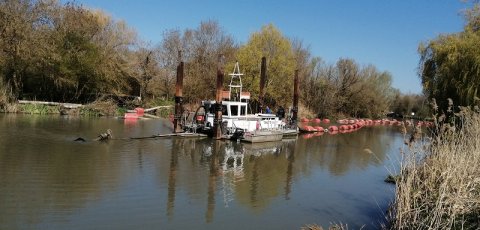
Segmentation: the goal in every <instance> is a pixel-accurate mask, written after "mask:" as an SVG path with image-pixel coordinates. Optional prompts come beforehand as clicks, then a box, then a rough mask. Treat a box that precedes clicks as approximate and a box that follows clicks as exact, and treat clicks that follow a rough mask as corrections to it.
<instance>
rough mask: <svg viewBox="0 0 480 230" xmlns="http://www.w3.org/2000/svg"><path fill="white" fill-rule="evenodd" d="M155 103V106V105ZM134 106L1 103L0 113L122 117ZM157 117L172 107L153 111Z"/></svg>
mask: <svg viewBox="0 0 480 230" xmlns="http://www.w3.org/2000/svg"><path fill="white" fill-rule="evenodd" d="M155 103H157V104H155ZM170 104H173V102H170V101H161V102H159V101H150V102H148V103H147V104H146V105H145V106H146V108H149V107H155V106H159V105H170ZM135 107H140V106H135V105H129V106H128V107H127V106H125V107H119V106H118V105H117V102H115V101H113V100H99V101H95V102H93V103H89V104H86V105H83V106H82V107H80V108H76V109H67V108H62V107H61V106H55V105H45V104H19V103H3V104H0V112H3V113H23V114H62V115H73V116H90V117H92V116H123V114H124V113H125V112H127V110H128V109H134V108H135ZM155 112H156V114H155V115H157V116H160V117H168V115H169V114H172V113H173V107H172V108H170V107H168V108H161V109H158V110H156V111H155Z"/></svg>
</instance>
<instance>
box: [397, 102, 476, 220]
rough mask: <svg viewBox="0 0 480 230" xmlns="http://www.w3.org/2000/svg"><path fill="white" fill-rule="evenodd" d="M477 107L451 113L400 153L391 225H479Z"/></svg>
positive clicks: (441, 118)
mask: <svg viewBox="0 0 480 230" xmlns="http://www.w3.org/2000/svg"><path fill="white" fill-rule="evenodd" d="M474 110H475V109H474ZM474 110H472V109H469V108H462V109H461V111H460V112H459V113H456V114H454V113H453V112H452V111H451V110H450V111H447V113H450V116H448V115H447V116H443V117H442V116H440V117H439V118H440V119H439V120H438V121H436V123H437V128H436V129H435V130H434V134H433V135H432V137H431V138H429V139H423V140H420V141H416V142H415V143H410V145H409V148H408V150H406V151H404V152H402V162H401V168H400V176H399V177H398V179H397V181H396V197H395V201H394V203H393V204H392V206H391V209H390V210H389V218H390V226H387V228H389V229H480V114H479V112H478V109H477V111H474ZM453 124H456V125H453Z"/></svg>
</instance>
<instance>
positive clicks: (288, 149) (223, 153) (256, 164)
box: [167, 138, 296, 223]
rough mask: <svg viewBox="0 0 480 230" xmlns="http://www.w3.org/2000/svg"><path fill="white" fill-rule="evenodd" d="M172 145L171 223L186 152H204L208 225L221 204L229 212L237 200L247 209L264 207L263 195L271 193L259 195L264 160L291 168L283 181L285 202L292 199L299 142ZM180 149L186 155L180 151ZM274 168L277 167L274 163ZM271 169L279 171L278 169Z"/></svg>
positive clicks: (188, 142) (206, 141)
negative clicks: (290, 194)
mask: <svg viewBox="0 0 480 230" xmlns="http://www.w3.org/2000/svg"><path fill="white" fill-rule="evenodd" d="M173 144H174V145H173V147H172V152H171V158H170V170H169V175H168V195H167V197H168V198H167V199H168V202H167V204H168V205H167V215H168V217H169V219H171V218H172V217H173V210H174V208H175V197H176V194H175V192H176V191H177V189H176V186H177V184H176V180H177V177H178V171H177V170H178V162H179V159H178V158H179V154H180V155H184V154H186V152H187V151H185V150H192V151H201V154H200V156H201V157H200V162H202V164H203V165H205V166H208V181H207V194H206V195H207V196H206V198H207V207H206V212H205V221H206V222H207V223H210V222H212V221H213V220H214V213H215V206H216V205H218V203H219V202H223V206H224V207H225V208H229V206H230V203H232V202H235V200H236V199H238V200H240V201H242V202H245V204H246V205H247V206H249V207H253V208H254V209H255V208H257V207H264V205H265V204H266V201H267V200H268V199H267V200H263V198H268V197H269V196H268V195H266V194H264V193H265V192H267V193H268V192H269V190H268V189H267V190H264V191H259V190H261V189H263V187H265V185H262V184H261V181H262V180H261V179H260V178H261V177H262V175H261V174H262V173H263V171H264V170H265V169H262V168H264V167H263V166H262V164H263V163H262V162H260V161H263V160H261V159H263V158H265V159H266V160H268V159H270V158H278V160H279V161H282V162H285V159H287V162H288V166H287V167H285V169H286V170H285V176H284V178H285V179H283V181H285V186H284V188H285V189H284V190H285V199H289V193H290V191H291V181H292V178H293V176H292V174H293V159H294V148H295V144H296V139H285V140H283V141H278V142H265V143H256V144H250V143H243V142H242V143H240V142H231V141H215V140H210V139H203V140H198V139H182V138H177V139H174V140H173ZM189 146H194V147H189ZM174 149H175V150H174ZM179 149H180V150H183V151H178V150H179ZM194 155H195V154H193V155H191V156H194ZM272 164H276V163H275V162H274V161H272ZM272 166H273V167H276V166H275V165H272ZM277 166H278V164H277ZM246 169H247V170H246ZM277 179H278V178H277ZM273 181H277V180H273ZM280 181H282V179H280ZM219 198H221V199H219ZM217 199H219V200H217ZM259 204H261V205H259ZM237 205H238V204H237Z"/></svg>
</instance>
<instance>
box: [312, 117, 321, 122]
mask: <svg viewBox="0 0 480 230" xmlns="http://www.w3.org/2000/svg"><path fill="white" fill-rule="evenodd" d="M320 121H321V120H320V118H315V119H313V122H315V123H320Z"/></svg>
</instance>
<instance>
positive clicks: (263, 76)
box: [258, 57, 267, 113]
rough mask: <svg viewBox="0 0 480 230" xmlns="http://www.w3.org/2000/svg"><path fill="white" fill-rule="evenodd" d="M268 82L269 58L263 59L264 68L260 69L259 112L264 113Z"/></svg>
mask: <svg viewBox="0 0 480 230" xmlns="http://www.w3.org/2000/svg"><path fill="white" fill-rule="evenodd" d="M266 81H267V58H265V57H262V67H261V69H260V95H259V96H258V112H260V113H262V112H263V106H264V104H263V103H264V102H263V99H264V98H263V97H264V96H265V82H266Z"/></svg>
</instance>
